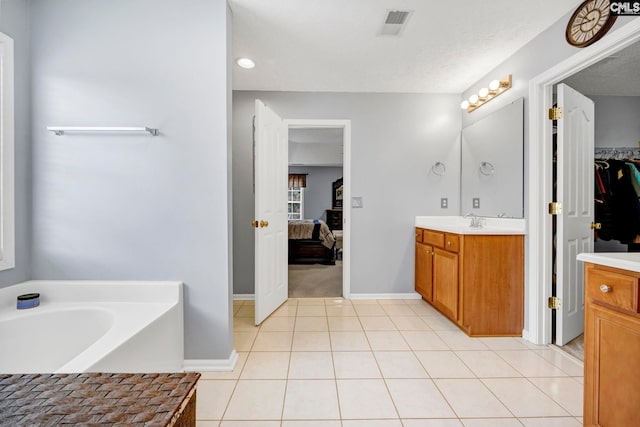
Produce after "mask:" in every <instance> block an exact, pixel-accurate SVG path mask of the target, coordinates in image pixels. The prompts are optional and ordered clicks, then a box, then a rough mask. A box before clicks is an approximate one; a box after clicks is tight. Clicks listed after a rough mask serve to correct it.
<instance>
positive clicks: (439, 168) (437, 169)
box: [431, 162, 447, 176]
mask: <svg viewBox="0 0 640 427" xmlns="http://www.w3.org/2000/svg"><path fill="white" fill-rule="evenodd" d="M431 172H433V173H434V174H435V175H438V176H444V174H445V173H446V172H447V167H446V166H445V165H444V163H442V162H436V163H435V164H434V165H433V166H431Z"/></svg>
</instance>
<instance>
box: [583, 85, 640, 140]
mask: <svg viewBox="0 0 640 427" xmlns="http://www.w3.org/2000/svg"><path fill="white" fill-rule="evenodd" d="M587 96H589V98H591V99H592V100H593V102H594V104H595V107H596V136H595V146H596V147H636V148H637V147H638V146H639V145H638V144H639V143H640V96H591V95H587Z"/></svg>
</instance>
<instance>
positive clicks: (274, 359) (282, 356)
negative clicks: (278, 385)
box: [240, 351, 291, 380]
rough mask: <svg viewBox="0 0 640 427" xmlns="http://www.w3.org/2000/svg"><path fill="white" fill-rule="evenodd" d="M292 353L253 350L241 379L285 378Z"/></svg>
mask: <svg viewBox="0 0 640 427" xmlns="http://www.w3.org/2000/svg"><path fill="white" fill-rule="evenodd" d="M290 354H291V353H290V352H282V351H263V352H260V351H252V352H251V354H249V358H248V359H247V362H246V363H245V365H244V369H243V370H242V375H240V379H243V380H249V379H251V380H284V379H286V378H287V372H288V370H289V356H290Z"/></svg>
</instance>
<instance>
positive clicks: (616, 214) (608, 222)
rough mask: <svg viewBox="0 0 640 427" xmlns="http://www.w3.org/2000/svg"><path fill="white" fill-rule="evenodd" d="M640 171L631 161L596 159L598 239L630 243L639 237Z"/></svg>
mask: <svg viewBox="0 0 640 427" xmlns="http://www.w3.org/2000/svg"><path fill="white" fill-rule="evenodd" d="M639 195H640V170H639V169H638V164H637V163H636V162H634V161H630V160H612V159H608V160H606V161H596V163H595V198H596V203H595V206H596V209H595V220H596V222H599V223H600V224H601V227H602V228H601V229H600V230H598V234H597V235H598V238H599V239H602V240H619V241H620V242H621V243H624V244H629V243H633V242H634V240H636V238H637V237H638V236H640V199H639Z"/></svg>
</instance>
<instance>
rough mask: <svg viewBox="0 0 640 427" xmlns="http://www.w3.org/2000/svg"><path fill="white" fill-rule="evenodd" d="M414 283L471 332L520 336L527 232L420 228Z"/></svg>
mask: <svg viewBox="0 0 640 427" xmlns="http://www.w3.org/2000/svg"><path fill="white" fill-rule="evenodd" d="M415 256H416V264H415V266H416V267H415V288H416V292H418V293H419V294H420V295H422V297H423V299H424V300H425V301H427V302H429V303H430V304H432V305H433V306H434V307H435V308H436V309H438V311H440V312H441V313H442V314H444V315H445V316H447V317H448V318H449V319H451V320H452V321H453V322H455V323H456V324H457V325H458V326H459V327H460V328H461V329H462V330H463V331H465V332H466V333H467V334H468V335H470V336H520V335H522V328H523V321H524V236H522V235H480V234H469V235H466V234H455V233H447V232H442V231H438V230H430V229H423V228H416V252H415Z"/></svg>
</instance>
